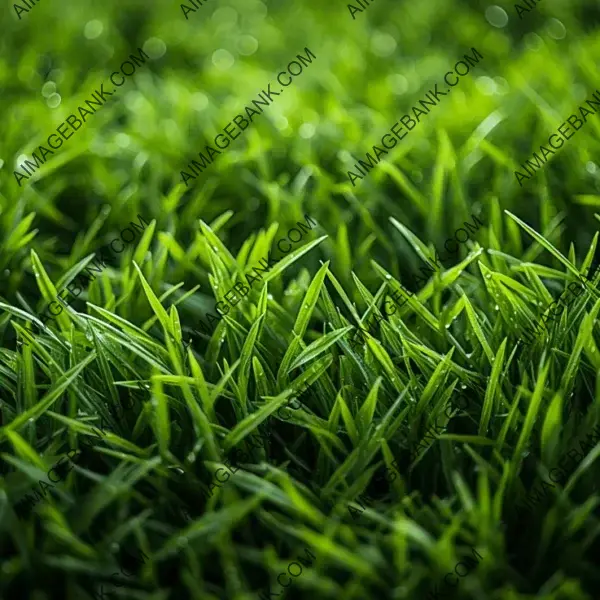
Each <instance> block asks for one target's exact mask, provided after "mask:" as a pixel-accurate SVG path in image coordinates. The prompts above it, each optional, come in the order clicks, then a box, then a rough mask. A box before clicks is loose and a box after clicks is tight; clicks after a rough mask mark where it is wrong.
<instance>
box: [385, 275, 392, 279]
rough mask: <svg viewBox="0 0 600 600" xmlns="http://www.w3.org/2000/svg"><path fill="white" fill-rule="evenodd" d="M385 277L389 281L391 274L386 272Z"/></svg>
mask: <svg viewBox="0 0 600 600" xmlns="http://www.w3.org/2000/svg"><path fill="white" fill-rule="evenodd" d="M385 278H386V279H387V280H388V281H389V280H390V279H391V278H392V276H391V275H390V274H389V273H388V274H387V275H386V276H385Z"/></svg>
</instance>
